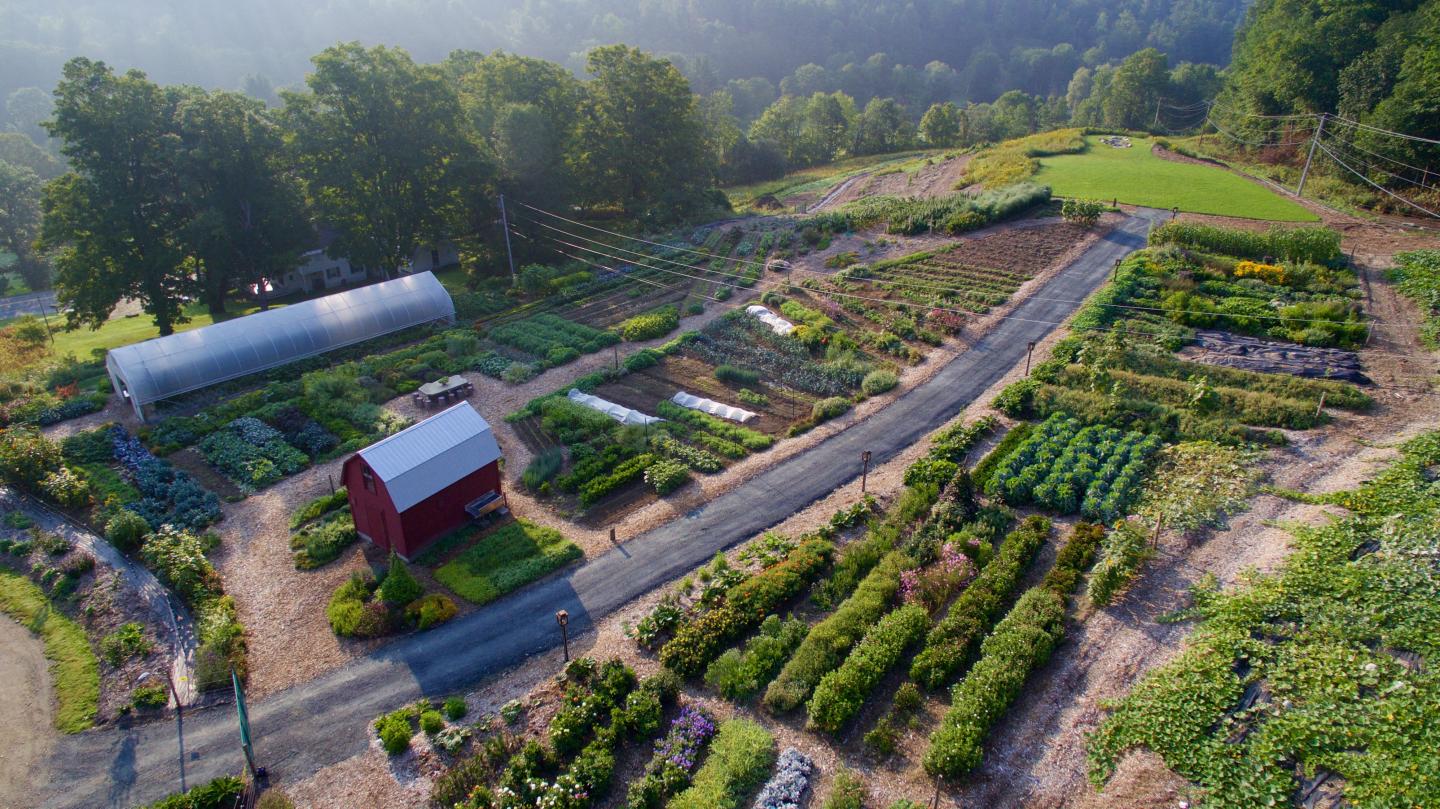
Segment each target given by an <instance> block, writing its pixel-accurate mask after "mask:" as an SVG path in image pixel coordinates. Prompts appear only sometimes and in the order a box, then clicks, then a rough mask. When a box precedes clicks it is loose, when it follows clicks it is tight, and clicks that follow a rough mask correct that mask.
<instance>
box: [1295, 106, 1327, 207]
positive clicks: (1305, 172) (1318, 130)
mask: <svg viewBox="0 0 1440 809" xmlns="http://www.w3.org/2000/svg"><path fill="white" fill-rule="evenodd" d="M1324 133H1325V113H1323V112H1322V113H1320V123H1319V124H1318V125H1317V126H1316V127H1315V134H1314V135H1312V136H1310V153H1309V154H1307V155H1305V168H1303V169H1301V170H1300V187H1299V188H1297V189H1295V196H1297V197H1303V196H1305V178H1306V177H1308V176H1309V175H1310V161H1312V160H1314V159H1315V145H1316V144H1318V143H1319V142H1320V136H1321V135H1323V134H1324Z"/></svg>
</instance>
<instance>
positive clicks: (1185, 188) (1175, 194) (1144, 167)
mask: <svg viewBox="0 0 1440 809" xmlns="http://www.w3.org/2000/svg"><path fill="white" fill-rule="evenodd" d="M1085 140H1086V143H1088V144H1089V148H1088V149H1087V150H1086V151H1085V152H1083V153H1081V154H1074V155H1057V156H1055V157H1044V158H1041V159H1040V172H1039V173H1038V174H1036V175H1035V182H1038V183H1043V184H1045V185H1048V186H1050V189H1051V190H1052V191H1054V192H1055V194H1056V195H1057V196H1062V197H1089V198H1093V199H1102V200H1111V199H1119V200H1120V201H1121V202H1126V203H1130V204H1131V205H1145V206H1149V207H1153V208H1172V207H1178V208H1180V210H1182V211H1189V212H1192V213H1206V214H1219V215H1221V216H1238V217H1243V218H1246V219H1268V220H1276V221H1281V222H1314V221H1317V220H1318V219H1319V217H1317V216H1315V215H1314V214H1312V213H1310V212H1309V211H1307V210H1305V209H1304V208H1303V207H1301V206H1300V205H1297V204H1296V203H1294V202H1291V201H1290V200H1288V199H1285V198H1284V197H1281V196H1279V195H1278V194H1275V193H1274V192H1272V191H1270V190H1269V189H1266V188H1265V187H1263V186H1261V185H1258V184H1256V183H1253V182H1251V181H1249V180H1246V179H1245V178H1243V177H1239V176H1237V175H1235V174H1232V173H1230V172H1228V171H1226V170H1224V169H1221V168H1216V167H1214V166H1203V165H1199V164H1196V163H1176V162H1173V161H1170V160H1161V159H1160V158H1158V157H1156V156H1154V155H1152V154H1151V153H1150V146H1151V142H1150V139H1148V138H1132V141H1133V143H1134V145H1133V146H1131V147H1130V148H1129V149H1115V148H1112V147H1110V146H1106V145H1105V144H1103V143H1100V142H1099V139H1098V138H1095V137H1088V138H1086V139H1085Z"/></svg>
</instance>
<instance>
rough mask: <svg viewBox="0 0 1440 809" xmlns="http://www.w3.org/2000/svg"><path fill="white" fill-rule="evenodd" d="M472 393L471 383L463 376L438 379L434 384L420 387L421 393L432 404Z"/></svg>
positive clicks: (427, 383)
mask: <svg viewBox="0 0 1440 809" xmlns="http://www.w3.org/2000/svg"><path fill="white" fill-rule="evenodd" d="M470 391H471V387H470V382H469V381H467V380H466V379H465V377H463V376H459V375H456V376H452V377H450V378H448V379H437V380H436V381H434V382H426V383H425V384H423V385H421V386H420V390H419V393H420V394H421V395H423V396H424V397H425V400H426V401H427V402H429V403H430V404H435V402H436V401H447V400H449V398H450V397H451V396H452V395H454V396H455V397H456V398H460V397H463V396H465V395H468V394H469V393H470Z"/></svg>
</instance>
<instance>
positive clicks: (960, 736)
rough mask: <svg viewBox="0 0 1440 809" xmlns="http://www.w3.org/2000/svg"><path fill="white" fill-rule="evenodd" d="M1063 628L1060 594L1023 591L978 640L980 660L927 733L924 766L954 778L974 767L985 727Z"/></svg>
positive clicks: (1046, 655)
mask: <svg viewBox="0 0 1440 809" xmlns="http://www.w3.org/2000/svg"><path fill="white" fill-rule="evenodd" d="M1064 633H1065V602H1064V599H1063V598H1062V597H1061V596H1059V595H1057V594H1055V593H1054V592H1051V591H1050V590H1047V589H1045V588H1044V587H1034V588H1031V589H1030V590H1028V591H1026V593H1025V595H1023V596H1021V597H1020V600H1019V601H1018V602H1016V604H1015V608H1014V609H1012V610H1010V613H1009V614H1008V615H1006V616H1005V618H1004V620H1002V621H1001V622H1000V623H999V624H998V625H997V626H996V627H995V631H994V632H993V633H991V635H990V637H988V638H986V639H985V642H984V643H983V644H981V645H980V660H979V661H978V662H977V663H976V664H975V667H974V668H973V669H971V670H970V674H969V676H967V677H966V678H965V679H964V681H962V682H961V683H960V684H959V685H957V686H956V687H955V690H954V692H953V693H952V700H951V703H950V710H949V711H947V712H946V713H945V718H944V719H943V720H942V721H941V723H940V728H939V729H938V730H936V731H935V733H934V734H932V735H931V736H930V749H929V750H927V751H926V753H925V771H926V772H928V773H930V774H931V775H934V776H938V777H943V778H956V777H958V776H961V775H964V774H965V773H968V772H970V771H971V770H973V769H975V768H976V767H977V766H979V764H980V759H981V757H982V755H983V753H982V750H981V748H980V745H981V743H982V742H984V741H985V736H986V735H987V734H988V733H989V732H990V728H991V726H992V725H994V724H995V722H996V721H997V720H998V719H999V718H1000V717H1001V716H1002V715H1003V714H1004V713H1005V710H1006V709H1007V708H1009V707H1010V703H1011V702H1013V701H1014V700H1015V697H1017V696H1019V694H1020V689H1021V688H1022V687H1023V686H1024V685H1025V679H1026V678H1027V677H1029V675H1030V672H1031V671H1032V670H1034V669H1035V668H1036V667H1037V666H1039V665H1040V664H1042V663H1044V662H1045V661H1046V660H1047V659H1048V658H1049V657H1050V652H1051V651H1052V650H1053V649H1054V648H1055V644H1056V643H1058V642H1059V641H1060V638H1061V636H1063V635H1064Z"/></svg>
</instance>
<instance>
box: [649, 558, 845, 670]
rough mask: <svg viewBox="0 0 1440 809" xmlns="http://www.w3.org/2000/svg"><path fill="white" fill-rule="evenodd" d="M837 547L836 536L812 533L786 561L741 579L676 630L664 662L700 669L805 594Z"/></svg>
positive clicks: (663, 654)
mask: <svg viewBox="0 0 1440 809" xmlns="http://www.w3.org/2000/svg"><path fill="white" fill-rule="evenodd" d="M834 550H835V545H834V544H833V543H831V542H828V541H826V540H823V539H808V540H806V541H805V542H802V543H801V544H800V545H799V546H797V547H796V548H795V549H794V550H792V551H790V553H789V555H788V556H786V557H785V561H783V562H781V563H780V564H777V565H775V566H774V567H771V568H768V569H766V570H763V571H761V572H759V573H756V574H755V575H753V576H751V577H750V578H748V579H746V580H745V581H743V582H741V583H739V584H737V585H735V586H734V587H733V588H731V590H730V592H729V593H727V594H726V598H725V601H724V603H722V604H720V605H719V606H717V607H715V608H714V609H711V610H708V611H707V612H704V613H701V614H700V616H699V617H697V618H695V619H694V620H692V621H690V622H688V623H685V624H682V625H681V626H680V627H679V628H678V629H676V630H675V636H674V637H672V638H671V639H670V640H669V642H667V643H666V644H665V645H664V646H663V647H661V649H660V662H661V663H662V664H664V665H665V666H666V667H667V668H669V669H671V670H673V671H674V672H676V673H677V674H680V675H681V676H683V677H694V676H696V675H698V674H700V673H701V672H703V671H704V670H705V667H706V666H708V665H709V664H710V661H711V660H714V659H715V658H716V657H717V656H718V655H719V654H720V652H721V650H723V649H724V647H725V646H727V645H728V644H729V643H730V642H732V641H734V640H735V639H736V638H738V637H739V636H740V635H742V634H743V633H745V632H746V631H748V630H749V629H751V628H752V627H755V626H758V625H759V624H760V622H761V621H763V620H764V619H765V616H766V615H769V614H770V613H771V612H774V611H775V609H776V608H777V607H779V606H780V605H781V604H783V603H784V602H785V601H787V600H789V599H791V598H794V597H795V596H797V595H799V594H800V591H801V590H803V589H804V588H805V586H806V585H808V584H809V583H810V582H812V581H814V580H815V579H816V578H817V577H818V576H819V575H820V572H821V571H823V570H824V569H825V567H826V566H827V565H829V563H830V555H831V553H833V552H834Z"/></svg>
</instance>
